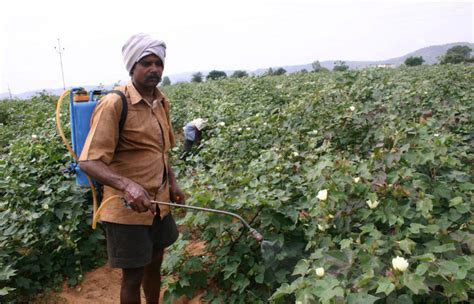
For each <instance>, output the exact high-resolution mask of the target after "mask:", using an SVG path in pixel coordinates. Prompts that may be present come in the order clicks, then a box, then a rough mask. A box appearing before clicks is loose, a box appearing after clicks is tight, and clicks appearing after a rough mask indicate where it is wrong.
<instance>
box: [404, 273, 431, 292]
mask: <svg viewBox="0 0 474 304" xmlns="http://www.w3.org/2000/svg"><path fill="white" fill-rule="evenodd" d="M403 284H404V285H405V286H406V287H408V288H409V289H410V290H411V291H412V292H413V293H414V294H420V292H422V291H428V286H426V284H425V280H424V278H423V277H422V276H420V275H417V274H411V273H407V272H405V273H404V274H403Z"/></svg>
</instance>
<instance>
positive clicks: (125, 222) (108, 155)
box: [79, 34, 184, 303]
mask: <svg viewBox="0 0 474 304" xmlns="http://www.w3.org/2000/svg"><path fill="white" fill-rule="evenodd" d="M122 54H123V59H124V63H125V66H126V68H127V71H128V72H129V74H130V77H131V80H130V82H129V83H128V84H127V85H126V86H123V87H121V88H119V90H120V91H122V92H123V94H124V95H125V97H126V102H127V108H128V109H127V117H126V120H125V123H124V125H123V129H122V130H119V128H118V126H119V122H120V117H121V113H122V110H123V109H122V103H121V101H120V96H118V95H116V94H108V95H107V96H105V97H104V98H102V100H101V102H100V103H99V104H98V105H97V106H96V108H95V110H94V113H93V115H92V119H91V129H90V132H89V135H88V136H87V139H86V141H85V144H84V148H83V150H82V153H81V156H80V158H79V161H80V162H79V166H80V168H81V170H82V171H84V172H85V173H86V174H87V175H89V176H91V177H92V178H94V179H95V180H96V181H98V182H100V183H101V184H103V185H104V194H103V197H104V201H105V200H107V199H109V198H110V199H111V200H110V201H108V203H107V204H106V205H104V208H103V209H102V210H101V220H102V221H103V222H105V230H106V238H107V253H108V260H109V263H110V265H111V267H114V268H121V269H122V286H121V291H120V299H121V302H122V303H139V302H140V286H141V285H143V289H144V292H145V297H146V299H147V303H158V299H159V292H160V283H161V277H160V268H161V262H162V259H163V251H164V248H166V247H168V246H170V245H171V244H172V243H174V242H175V241H176V239H177V237H178V230H177V228H176V224H175V222H174V219H173V217H172V215H171V214H170V209H169V206H166V205H159V207H158V206H157V204H154V203H152V202H151V201H152V200H154V201H165V202H168V201H170V200H171V201H172V202H175V203H180V204H182V203H184V194H183V192H182V191H181V189H180V187H179V186H178V184H177V182H176V180H175V177H174V174H173V170H172V168H171V166H170V164H169V161H168V151H169V150H170V149H171V148H172V147H173V146H174V144H175V139H174V135H173V130H172V127H171V123H170V113H169V112H170V103H169V101H168V99H167V98H166V97H165V96H164V95H163V94H162V93H161V92H160V90H159V89H158V88H157V85H158V84H159V82H160V81H161V77H162V74H163V69H164V64H165V57H166V44H165V43H164V42H163V41H161V40H158V39H155V38H153V37H151V36H149V35H146V34H137V35H134V36H132V37H131V38H130V39H128V41H127V42H126V43H125V45H124V46H123V48H122ZM114 196H116V197H114ZM112 197H114V198H112ZM120 197H124V198H125V200H126V202H127V203H128V206H129V207H130V208H127V206H124V204H123V201H122V200H121V198H120Z"/></svg>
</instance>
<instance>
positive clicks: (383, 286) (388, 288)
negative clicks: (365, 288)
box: [375, 278, 395, 296]
mask: <svg viewBox="0 0 474 304" xmlns="http://www.w3.org/2000/svg"><path fill="white" fill-rule="evenodd" d="M394 290H395V285H394V284H393V283H392V282H391V281H390V280H389V279H387V278H382V279H380V280H379V281H378V287H377V291H376V292H375V293H379V292H383V293H385V295H387V296H388V295H389V294H390V293H391V292H392V291H394Z"/></svg>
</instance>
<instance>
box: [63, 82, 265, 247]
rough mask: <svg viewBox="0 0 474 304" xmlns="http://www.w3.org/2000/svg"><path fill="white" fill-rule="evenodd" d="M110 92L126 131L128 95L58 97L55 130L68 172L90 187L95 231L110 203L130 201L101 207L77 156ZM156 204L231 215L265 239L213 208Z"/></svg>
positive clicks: (75, 91)
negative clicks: (67, 131)
mask: <svg viewBox="0 0 474 304" xmlns="http://www.w3.org/2000/svg"><path fill="white" fill-rule="evenodd" d="M108 93H116V94H118V95H120V97H121V99H122V114H121V117H120V123H119V129H120V130H121V129H122V128H123V125H124V122H125V119H126V115H127V103H126V99H125V96H124V95H123V93H122V92H121V91H117V90H113V91H110V92H108V91H103V90H95V91H91V92H90V93H89V94H88V92H87V91H86V90H85V89H83V88H72V89H71V90H66V91H64V93H63V94H62V95H61V96H60V97H59V100H58V103H57V105H56V128H57V131H58V133H59V136H60V137H61V139H62V140H63V142H64V144H65V145H66V148H67V149H68V151H69V153H70V154H71V155H72V157H73V158H74V162H73V163H72V164H71V165H70V166H69V169H68V171H69V172H71V173H76V184H77V185H79V186H81V187H87V186H89V187H90V188H91V191H92V201H93V218H92V229H95V228H96V225H97V221H98V220H99V218H100V213H101V211H102V210H103V208H104V207H105V206H106V205H107V203H108V202H109V201H110V200H112V199H114V198H120V199H122V200H123V201H124V204H125V205H126V206H127V202H126V201H125V200H124V198H123V197H121V196H119V195H114V196H111V197H109V198H108V199H106V200H104V201H103V202H102V204H101V206H100V207H99V208H98V207H97V206H98V202H97V201H98V199H97V191H96V190H95V185H94V181H93V180H92V179H91V178H90V177H89V176H87V175H86V174H85V173H84V172H82V171H81V168H80V166H79V164H78V162H79V158H78V155H80V154H81V151H82V148H83V147H84V143H85V141H86V138H87V135H88V133H89V129H90V120H91V116H92V113H93V112H94V109H95V107H96V105H97V103H98V102H99V101H100V98H101V97H102V96H104V95H107V94H108ZM68 95H69V113H70V124H71V142H72V147H71V146H70V145H69V142H68V140H67V139H66V136H65V135H64V132H63V131H62V128H61V120H60V116H61V105H62V102H63V99H64V98H65V97H66V96H68ZM151 203H153V204H160V205H167V206H172V207H178V208H185V209H191V210H197V211H204V212H213V213H218V214H225V215H230V216H232V217H234V218H237V219H238V220H240V221H241V222H242V223H243V224H244V226H245V227H246V228H248V229H249V231H250V235H251V236H252V237H253V238H254V239H255V240H257V241H258V242H262V241H263V236H262V235H261V234H260V233H259V232H258V231H257V230H255V229H254V228H252V227H251V226H250V225H249V223H247V221H245V220H244V219H243V218H242V217H241V216H240V215H237V214H235V213H232V212H229V211H223V210H217V209H210V208H202V207H195V206H189V205H180V204H175V203H170V202H159V201H151Z"/></svg>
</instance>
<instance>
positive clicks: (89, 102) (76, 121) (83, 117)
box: [69, 88, 106, 187]
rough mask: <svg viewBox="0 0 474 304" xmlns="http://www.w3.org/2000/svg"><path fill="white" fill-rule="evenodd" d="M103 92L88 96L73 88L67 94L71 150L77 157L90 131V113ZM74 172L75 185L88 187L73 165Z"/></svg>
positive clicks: (83, 177) (84, 92) (81, 173)
mask: <svg viewBox="0 0 474 304" xmlns="http://www.w3.org/2000/svg"><path fill="white" fill-rule="evenodd" d="M105 94H106V92H103V91H92V92H91V93H90V95H89V94H88V93H87V91H86V90H84V89H83V88H73V89H72V90H71V92H70V93H69V111H70V119H71V141H72V149H73V150H74V153H76V155H77V157H79V156H80V155H81V151H82V148H83V147H84V143H85V141H86V138H87V134H88V133H89V129H90V122H91V116H92V112H93V111H94V108H95V106H96V105H97V102H98V99H99V97H100V96H101V95H105ZM73 167H74V171H75V172H76V184H78V185H79V186H85V187H89V182H88V181H87V176H86V174H85V173H84V172H82V171H81V168H80V167H79V166H78V165H77V164H74V165H73Z"/></svg>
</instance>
